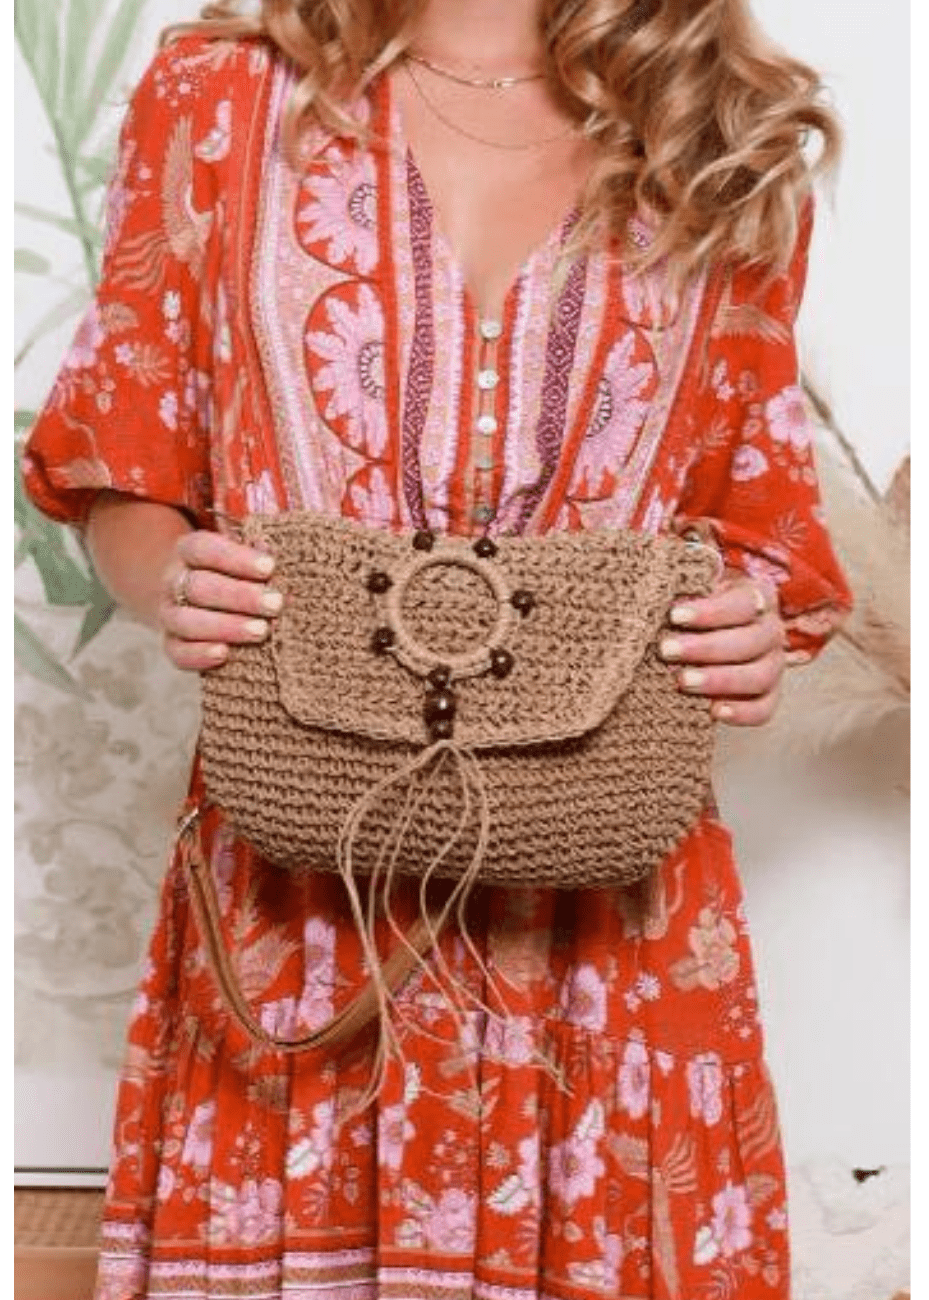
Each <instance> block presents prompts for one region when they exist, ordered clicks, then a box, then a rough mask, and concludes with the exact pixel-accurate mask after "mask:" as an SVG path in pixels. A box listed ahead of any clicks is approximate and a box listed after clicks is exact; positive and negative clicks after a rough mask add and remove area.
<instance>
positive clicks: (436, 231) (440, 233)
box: [381, 71, 579, 322]
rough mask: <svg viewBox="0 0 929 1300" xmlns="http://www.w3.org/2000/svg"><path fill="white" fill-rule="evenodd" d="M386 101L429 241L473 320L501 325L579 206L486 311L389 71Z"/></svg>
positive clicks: (565, 216) (526, 260) (564, 233)
mask: <svg viewBox="0 0 929 1300" xmlns="http://www.w3.org/2000/svg"><path fill="white" fill-rule="evenodd" d="M381 80H382V82H383V85H384V91H383V93H384V94H385V96H386V99H387V122H388V129H389V133H390V145H391V147H392V148H394V149H396V151H397V155H398V156H399V157H401V158H402V159H403V160H404V163H405V165H406V166H407V168H408V169H409V170H410V171H412V173H413V175H414V176H415V177H416V179H417V181H418V182H419V188H420V191H421V194H422V197H423V199H424V200H425V205H426V209H427V212H428V216H429V226H430V230H431V232H432V238H433V240H434V242H435V245H436V247H437V248H438V249H439V250H440V251H441V253H442V256H443V258H444V259H445V261H446V263H447V264H448V266H449V267H450V269H451V271H452V274H453V276H454V279H455V280H456V282H457V283H458V285H459V288H460V291H461V295H462V299H463V301H464V303H465V304H466V306H467V307H468V308H469V309H470V311H471V312H472V314H473V316H474V318H475V319H476V320H488V319H492V320H495V321H500V322H502V321H503V320H504V319H506V316H507V312H508V308H509V306H510V301H511V299H512V298H513V295H514V294H516V293H517V292H518V290H519V287H520V285H521V284H522V283H523V282H524V281H525V279H526V278H527V276H528V275H529V274H530V273H531V272H532V271H533V270H534V268H535V265H536V263H537V262H539V261H541V260H542V258H543V257H545V256H546V255H547V254H549V253H550V252H552V249H553V246H560V245H561V244H562V243H563V242H564V239H565V238H566V236H567V234H568V232H569V230H570V229H571V227H572V226H573V225H574V224H575V222H576V221H577V219H578V216H579V206H578V203H577V202H574V203H572V204H571V206H570V207H569V208H568V209H567V210H566V211H565V212H564V213H562V215H561V216H560V217H559V218H558V221H557V222H556V223H555V225H553V226H552V228H551V229H550V230H549V232H548V234H547V235H545V237H544V238H543V239H542V240H541V241H540V242H539V243H538V244H536V245H534V247H533V248H531V249H530V251H529V252H528V253H527V255H526V256H525V257H524V258H523V260H522V262H520V263H519V265H518V266H517V267H516V270H515V272H514V273H513V274H512V275H511V276H510V277H509V279H508V281H507V287H506V290H505V292H504V294H503V297H502V299H501V301H500V305H499V307H493V308H491V309H489V310H485V309H484V308H483V306H482V304H481V301H480V299H479V297H478V295H477V294H476V293H475V292H474V289H473V288H472V286H471V285H470V284H469V282H468V277H467V275H466V274H465V269H464V261H463V260H462V258H461V256H460V255H459V253H458V252H457V250H456V249H455V246H454V244H453V242H452V240H451V239H450V238H449V237H448V235H447V234H446V233H445V230H444V228H443V225H442V218H441V212H440V209H439V208H438V207H437V206H436V204H435V202H434V201H433V198H432V194H431V193H430V190H429V185H428V183H427V181H426V178H425V176H424V175H423V172H422V169H421V168H420V166H419V163H418V162H417V161H416V154H415V153H414V151H413V146H412V145H411V144H410V142H409V139H408V138H407V134H406V131H405V129H404V126H403V115H402V112H401V109H400V105H399V103H398V101H397V96H396V95H395V94H394V88H393V85H392V84H391V79H390V72H389V71H388V72H385V73H384V74H383V76H382V78H381Z"/></svg>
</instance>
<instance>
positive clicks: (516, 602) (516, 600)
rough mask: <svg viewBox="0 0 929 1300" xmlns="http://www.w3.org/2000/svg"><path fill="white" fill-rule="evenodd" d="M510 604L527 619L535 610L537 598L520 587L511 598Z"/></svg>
mask: <svg viewBox="0 0 929 1300" xmlns="http://www.w3.org/2000/svg"><path fill="white" fill-rule="evenodd" d="M510 604H511V605H512V606H513V608H514V609H515V610H517V611H518V612H519V613H520V614H522V616H523V618H525V617H526V615H527V614H528V613H529V612H530V611H531V610H533V609H535V596H533V594H532V592H531V591H527V590H526V588H525V587H520V588H519V590H518V591H514V592H513V594H512V596H511V597H510Z"/></svg>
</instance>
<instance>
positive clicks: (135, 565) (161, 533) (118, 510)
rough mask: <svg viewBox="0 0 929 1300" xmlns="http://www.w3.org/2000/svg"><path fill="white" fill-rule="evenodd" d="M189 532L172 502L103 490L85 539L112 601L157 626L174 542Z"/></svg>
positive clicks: (88, 520)
mask: <svg viewBox="0 0 929 1300" xmlns="http://www.w3.org/2000/svg"><path fill="white" fill-rule="evenodd" d="M193 531H194V530H193V526H192V525H191V523H190V522H189V520H188V519H187V517H186V516H185V515H184V514H183V512H182V511H180V510H178V509H176V508H175V507H174V506H168V505H163V504H161V503H160V502H157V501H148V500H145V499H142V498H139V497H134V496H129V495H127V494H124V493H120V492H111V491H102V492H100V493H99V494H98V496H97V497H96V499H95V500H94V502H93V504H92V506H91V508H90V510H89V511H88V514H87V524H86V528H85V538H86V541H87V545H88V548H89V550H90V554H91V556H92V558H93V562H94V566H95V568H96V570H97V573H98V574H99V576H100V579H101V581H102V582H103V584H104V586H105V587H106V588H107V590H108V591H109V592H110V594H111V595H112V596H113V598H114V600H116V601H117V602H118V603H119V604H120V605H121V606H122V607H123V608H124V609H126V610H127V611H128V612H129V613H131V614H133V615H135V617H136V618H138V619H139V620H141V621H142V622H143V623H146V624H147V625H148V626H150V627H154V628H157V627H160V618H159V610H160V608H161V606H162V604H163V601H164V594H165V582H166V575H167V572H168V570H169V569H170V567H171V565H172V563H173V562H174V557H175V554H176V549H177V544H178V541H179V540H180V538H182V537H183V536H185V534H187V533H190V532H193Z"/></svg>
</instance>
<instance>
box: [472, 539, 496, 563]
mask: <svg viewBox="0 0 929 1300" xmlns="http://www.w3.org/2000/svg"><path fill="white" fill-rule="evenodd" d="M473 549H474V554H475V555H476V556H477V557H478V558H479V559H481V560H490V559H492V558H493V557H494V556H495V555H496V554H497V547H496V545H495V544H494V542H492V541H491V539H490V538H489V537H479V538H478V539H477V541H476V542H475V543H474V548H473Z"/></svg>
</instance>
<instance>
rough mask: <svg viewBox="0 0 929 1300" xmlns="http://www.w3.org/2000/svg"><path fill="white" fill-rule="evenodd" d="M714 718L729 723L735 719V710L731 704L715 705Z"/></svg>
mask: <svg viewBox="0 0 929 1300" xmlns="http://www.w3.org/2000/svg"><path fill="white" fill-rule="evenodd" d="M713 717H714V718H718V719H719V721H720V722H728V721H729V719H730V718H734V717H735V709H734V708H733V707H732V705H731V704H715V705H714V706H713Z"/></svg>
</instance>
